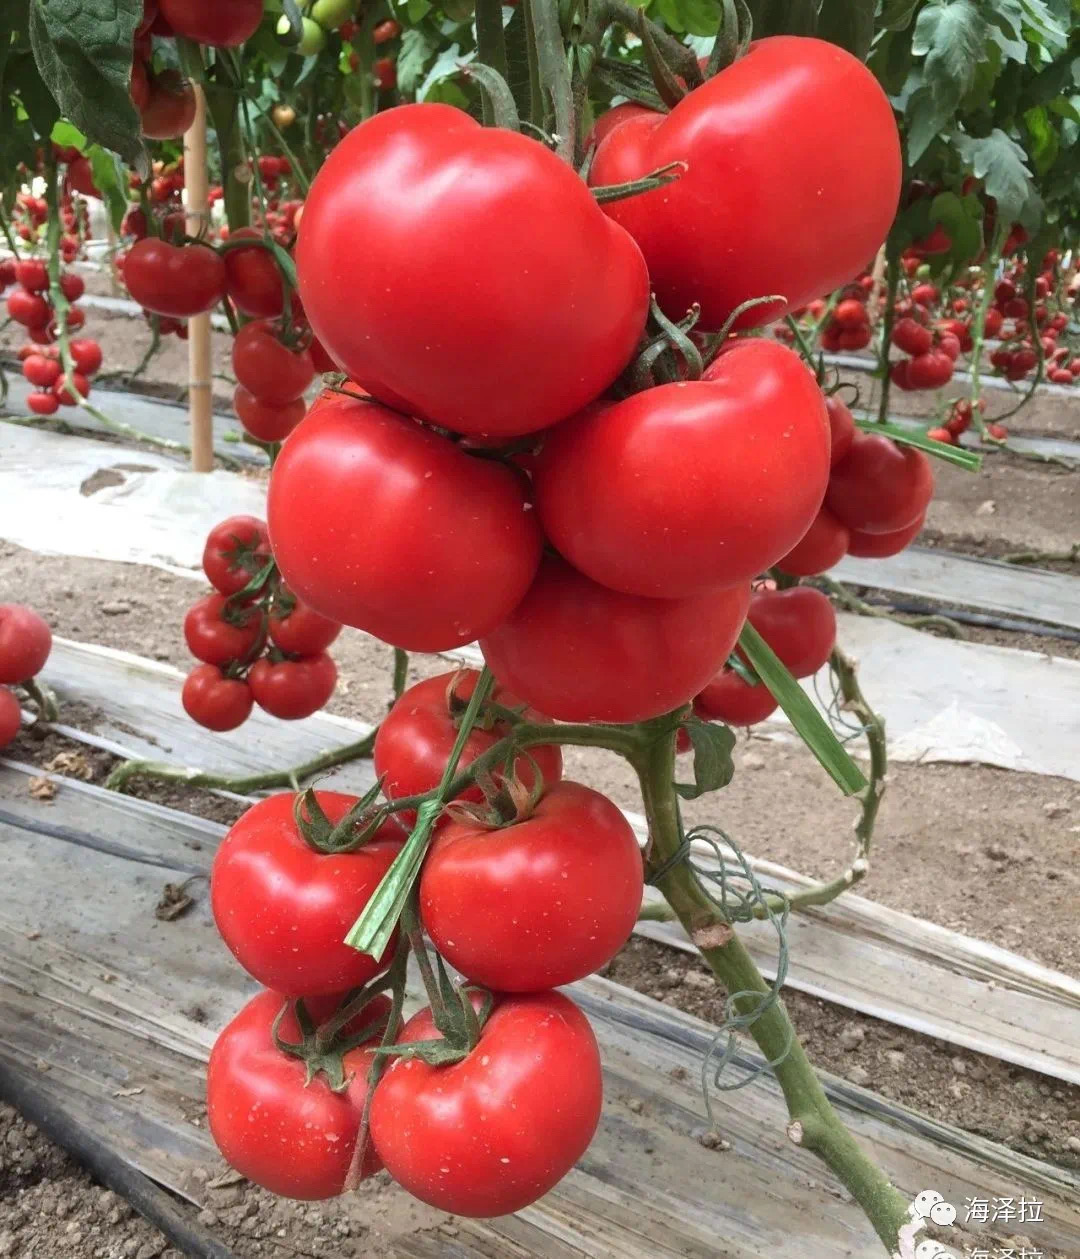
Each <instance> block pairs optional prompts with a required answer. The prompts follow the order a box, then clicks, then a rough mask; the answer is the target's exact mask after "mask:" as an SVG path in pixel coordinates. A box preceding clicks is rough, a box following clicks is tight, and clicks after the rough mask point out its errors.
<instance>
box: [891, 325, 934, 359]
mask: <svg viewBox="0 0 1080 1259" xmlns="http://www.w3.org/2000/svg"><path fill="white" fill-rule="evenodd" d="M892 343H893V345H895V346H896V348H897V349H898V350H903V351H904V353H905V354H912V355H914V354H925V353H926V352H927V351H928V350H929V349H930V347H931V346H932V345H933V344H934V336H933V333H932V332H931V331H930V329H929V328H924V327H923V326H922V324H921V323H916V321H915V320H914V319H912V318H910V317H909V316H905V318H903V319H898V320H897V321H896V323H895V325H894V326H893V330H892Z"/></svg>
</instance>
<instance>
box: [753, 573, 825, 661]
mask: <svg viewBox="0 0 1080 1259" xmlns="http://www.w3.org/2000/svg"><path fill="white" fill-rule="evenodd" d="M747 620H748V621H749V622H750V624H751V625H753V627H754V629H756V630H757V632H758V633H759V634H760V635H761V637H762V638H764V639H765V641H766V642H767V643H768V644H769V646H770V647H771V648H772V649H773V651H774V652H775V653H776V655H777V656H778V657H779V658H780V661H781V663H782V664H784V665H785V666H786V668H787V670H788V672H789V673H791V674H792V675H793V676H794V677H797V678H806V677H809V676H810V675H811V674H812V673H817V671H818V670H819V669H820V668H821V667H822V666H823V665H824V664H825V663H826V661H827V660H828V659H829V653H830V652H831V651H832V649H833V646H834V644H835V643H836V613H835V612H834V611H833V606H832V604H831V603H830V602H829V600H828V597H827V596H826V595H823V594H822V593H821V591H820V590H814V589H813V587H812V586H793V587H792V588H791V589H790V590H762V591H760V592H759V593H758V594H755V595H754V596H753V598H752V599H751V600H750V611H749V613H748V614H747Z"/></svg>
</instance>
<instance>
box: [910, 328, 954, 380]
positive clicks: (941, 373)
mask: <svg viewBox="0 0 1080 1259" xmlns="http://www.w3.org/2000/svg"><path fill="white" fill-rule="evenodd" d="M950 340H952V341H953V342H954V343H955V345H956V349H957V352H959V350H960V343H959V342H958V341H957V340H956V338H955V337H951V338H950ZM944 341H945V338H944V337H942V342H944ZM952 374H953V360H952V357H951V356H950V355H949V354H948V353H947V351H946V350H945V348H944V345H943V346H942V348H941V349H937V350H928V351H927V352H926V353H925V354H917V355H916V356H915V358H913V359H912V360H911V361H910V362H909V363H908V365H907V384H908V388H909V389H940V388H941V386H942V385H946V384H948V382H949V381H950V380H952Z"/></svg>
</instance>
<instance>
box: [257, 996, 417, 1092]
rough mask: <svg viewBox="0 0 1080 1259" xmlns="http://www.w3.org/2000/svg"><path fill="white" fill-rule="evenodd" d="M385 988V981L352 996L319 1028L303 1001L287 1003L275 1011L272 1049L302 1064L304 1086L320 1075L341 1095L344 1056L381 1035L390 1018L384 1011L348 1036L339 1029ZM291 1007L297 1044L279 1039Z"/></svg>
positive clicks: (346, 1079) (345, 1077)
mask: <svg viewBox="0 0 1080 1259" xmlns="http://www.w3.org/2000/svg"><path fill="white" fill-rule="evenodd" d="M385 986H386V980H385V978H383V979H381V980H379V981H376V982H375V983H374V984H372V985H366V986H365V987H363V988H360V989H358V990H356V991H355V992H351V993H349V994H348V996H347V997H346V998H345V1000H344V1001H343V1003H342V1005H341V1007H340V1009H339V1010H338V1012H337V1013H336V1014H335V1015H334V1016H333V1018H331V1019H329V1020H327V1021H326V1022H325V1023H322V1024H321V1025H318V1026H317V1025H316V1023H315V1021H314V1019H313V1018H312V1017H311V1014H310V1013H309V1012H308V1008H307V1006H306V1005H305V1004H304V1000H303V998H302V997H300V998H298V999H296V1000H295V1001H286V1002H285V1004H284V1005H283V1006H282V1007H281V1009H280V1010H279V1011H278V1015H277V1018H275V1019H274V1022H273V1024H272V1025H271V1029H270V1031H271V1035H272V1036H273V1039H274V1044H275V1046H276V1047H277V1048H278V1049H279V1050H280V1051H281V1052H282V1053H283V1054H288V1056H289V1057H291V1058H299V1059H300V1061H301V1062H303V1064H304V1068H305V1072H306V1075H305V1079H304V1086H305V1087H307V1085H309V1084H311V1082H312V1081H313V1080H314V1079H315V1077H316V1076H317V1075H320V1074H321V1075H322V1076H323V1077H324V1078H325V1080H326V1083H327V1085H328V1086H329V1088H330V1090H331V1091H332V1092H334V1093H341V1092H344V1090H345V1089H346V1088H348V1086H349V1078H350V1077H349V1076H348V1075H347V1074H346V1071H345V1055H346V1054H347V1053H348V1052H349V1051H350V1050H351V1049H356V1048H357V1047H358V1046H359V1045H362V1044H364V1042H365V1041H369V1040H371V1038H372V1037H373V1036H380V1035H384V1034H385V1033H386V1031H387V1029H388V1027H389V1026H390V1022H391V1018H392V1014H391V1013H390V1012H389V1011H387V1010H385V1009H383V1010H382V1012H381V1013H379V1014H377V1015H375V1017H373V1018H370V1019H366V1020H365V1021H364V1022H363V1024H362V1025H361V1026H360V1028H359V1029H358V1030H356V1031H351V1032H350V1033H349V1034H348V1035H345V1034H344V1033H343V1032H342V1029H343V1028H344V1027H346V1026H347V1025H349V1024H352V1023H353V1022H354V1020H355V1019H356V1018H357V1016H358V1015H360V1014H362V1013H363V1010H364V1007H365V1006H366V1005H367V1004H368V1003H369V1002H370V1000H371V998H372V997H373V996H374V995H375V991H376V990H378V989H382V988H384V987H385ZM290 1007H291V1008H292V1010H293V1013H294V1015H295V1017H296V1024H297V1027H299V1029H300V1037H301V1038H300V1040H298V1041H288V1040H285V1039H284V1037H283V1036H282V1035H281V1024H282V1021H283V1020H284V1018H285V1015H286V1014H287V1013H288V1012H289V1009H290Z"/></svg>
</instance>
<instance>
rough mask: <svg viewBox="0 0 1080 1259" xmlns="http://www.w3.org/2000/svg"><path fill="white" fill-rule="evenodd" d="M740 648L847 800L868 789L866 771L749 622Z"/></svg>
mask: <svg viewBox="0 0 1080 1259" xmlns="http://www.w3.org/2000/svg"><path fill="white" fill-rule="evenodd" d="M739 646H740V647H741V648H742V649H743V651H744V652H745V653H746V655H747V656H748V657H749V660H750V663H751V664H752V665H753V666H754V671H755V672H756V673H757V675H758V677H759V678H760V679H761V680H762V682H764V683H765V685H766V686H767V687H768V688H769V690H770V691H771V692H772V693H773V697H774V698H775V699H776V701H777V703H778V704H779V705H780V707H781V708H782V709H783V710H784V712H785V713H786V714H787V717H788V720H789V721H790V722H791V724H792V725H793V726H794V727H795V729H796V731H797V732H798V734H799V737H800V738H801V739H802V741H803V742H804V743H805V744H806V746H807V747H808V748H809V749H810V751H811V752H813V754H814V756H815V757H817V759H818V762H819V763H820V764H821V766H822V768H823V769H825V770H826V771H827V773H828V774H829V776H830V777H831V778H832V780H833V781H834V782H835V783H836V785H837V786H838V787H839V788H840V790H841V791H843V793H844V794H845V795H846V796H851V795H854V794H855V793H856V792H857V791H862V790H863V788H864V787H866V785H867V783H866V779H865V777H864V776H863V773H862V770H860V769H859V767H858V766H857V765H856V764H855V762H854V761H853V760H852V759H851V757H850V756H849V755H848V753H847V750H846V749H845V748H844V745H843V744H842V743H841V742H840V740H839V739H838V738H837V737H836V735H835V733H834V732H833V729H832V727H831V726H830V725H829V723H828V722H827V721H826V720H825V718H824V717H823V716H822V715H821V713H820V712H819V711H818V709H817V708H816V707H815V706H814V704H813V702H812V701H811V699H810V697H809V696H808V695H807V694H806V692H805V691H804V690H803V689H802V687H801V686H800V685H799V684H798V682H796V681H795V679H794V678H793V677H792V676H791V674H790V673H788V671H787V669H785V668H784V666H783V665H782V664H781V663H780V661H779V660H778V659H777V657H776V654H775V652H774V651H773V649H772V648H771V647H770V646H769V644H768V643H767V642H766V641H765V640H764V638H762V637H761V635H760V634H759V633H758V632H757V630H756V629H754V627H753V626H752V625H751V624H750V622H749V621H747V622H746V624H745V625H744V626H743V628H742V633H741V634H740V635H739Z"/></svg>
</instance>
